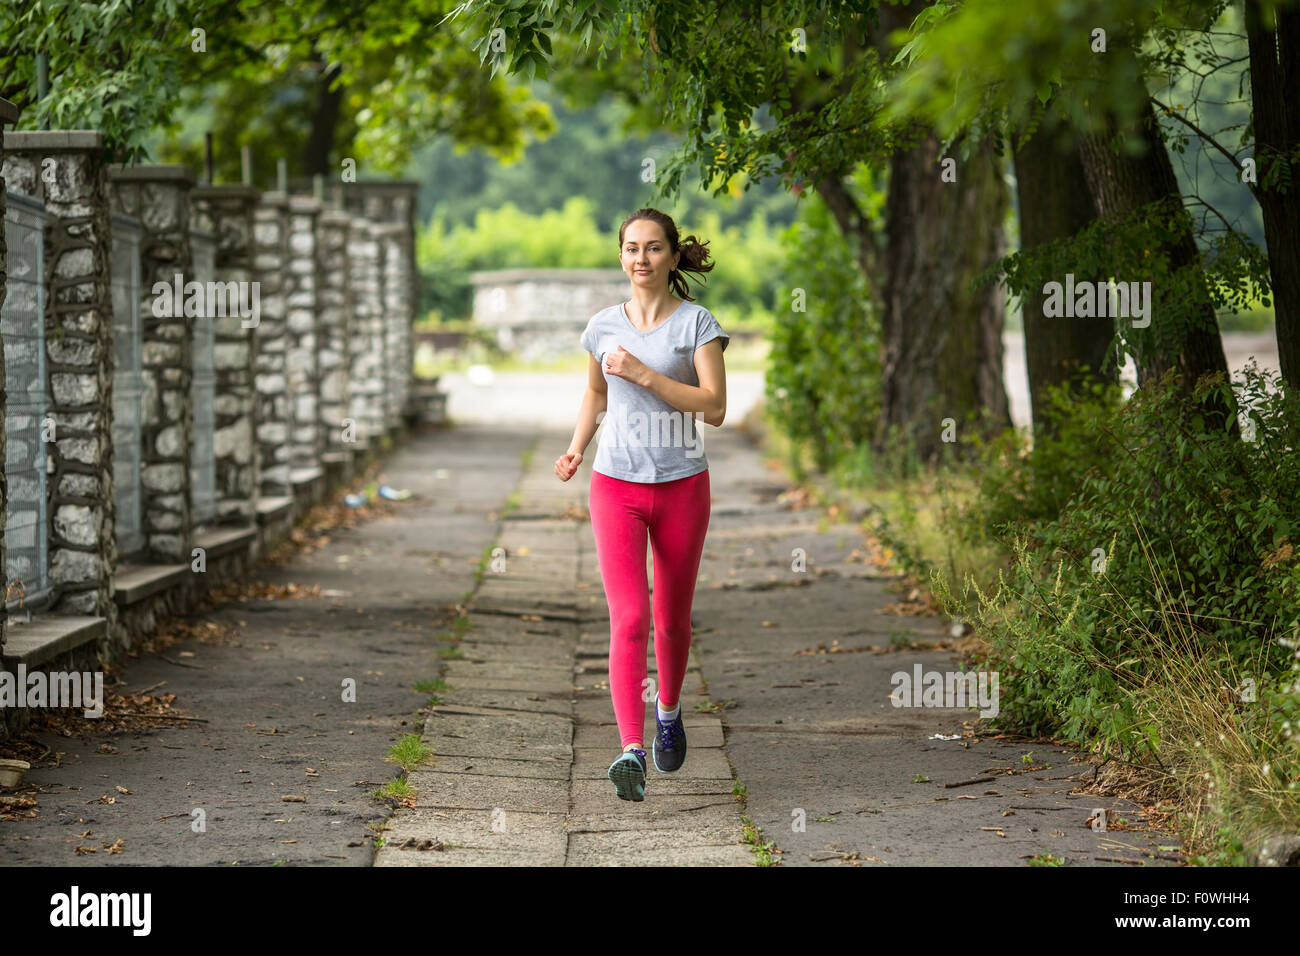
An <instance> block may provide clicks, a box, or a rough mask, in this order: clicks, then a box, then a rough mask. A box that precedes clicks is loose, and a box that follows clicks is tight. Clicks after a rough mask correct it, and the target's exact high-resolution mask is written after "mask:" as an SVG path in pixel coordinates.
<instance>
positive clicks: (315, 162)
mask: <svg viewBox="0 0 1300 956" xmlns="http://www.w3.org/2000/svg"><path fill="white" fill-rule="evenodd" d="M339 70H340V66H339V64H337V63H335V64H334V65H332V66H329V67H326V66H325V64H324V63H323V62H322V63H321V73H320V78H319V79H318V80H317V81H316V108H315V110H313V112H312V117H311V135H310V136H308V138H307V145H306V146H305V147H304V148H303V154H302V168H303V170H304V171H305V172H306V174H307V175H308V176H316V175H321V176H328V175H329V174H330V173H331V172H333V171H334V170H332V169H331V168H330V151H331V150H332V149H333V148H334V135H335V131H336V129H337V128H338V125H339V113H340V111H341V110H342V107H343V87H342V86H338V87H336V88H334V89H330V84H331V83H333V82H334V78H335V77H336V76H338V74H339Z"/></svg>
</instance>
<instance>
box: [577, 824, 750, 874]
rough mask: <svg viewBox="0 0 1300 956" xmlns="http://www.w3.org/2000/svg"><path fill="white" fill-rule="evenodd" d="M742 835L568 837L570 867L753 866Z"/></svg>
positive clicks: (675, 831)
mask: <svg viewBox="0 0 1300 956" xmlns="http://www.w3.org/2000/svg"><path fill="white" fill-rule="evenodd" d="M743 838H744V834H743V833H742V831H741V830H740V828H739V827H737V828H736V829H735V830H728V829H726V828H718V827H692V828H689V829H683V828H677V827H673V828H666V827H665V828H659V829H652V830H644V831H638V830H620V831H616V832H612V833H609V832H607V833H571V834H570V836H569V862H570V865H573V866H753V865H754V860H753V856H752V855H751V853H750V850H749V848H748V847H746V846H744V845H743V842H742V841H743Z"/></svg>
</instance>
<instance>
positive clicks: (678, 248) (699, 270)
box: [618, 208, 717, 302]
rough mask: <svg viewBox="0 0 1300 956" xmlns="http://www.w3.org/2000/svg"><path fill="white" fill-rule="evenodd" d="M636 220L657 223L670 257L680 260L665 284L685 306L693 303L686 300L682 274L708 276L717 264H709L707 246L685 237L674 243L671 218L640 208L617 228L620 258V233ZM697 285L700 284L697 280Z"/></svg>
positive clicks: (621, 234)
mask: <svg viewBox="0 0 1300 956" xmlns="http://www.w3.org/2000/svg"><path fill="white" fill-rule="evenodd" d="M638 219H650V220H653V221H654V222H657V223H659V225H660V227H661V228H662V229H663V231H664V235H665V236H666V237H667V238H668V245H670V246H671V247H672V251H673V253H678V252H680V253H681V254H682V257H681V259H679V260H678V262H677V268H676V269H674V270H673V271H672V272H670V273H669V274H668V282H669V284H670V285H671V286H672V290H673V293H674V294H675V295H676V296H677V297H678V298H680V299H685V300H686V301H688V302H694V301H695V300H694V299H692V298H691V296H690V286H688V285H687V284H686V277H685V276H683V275H682V273H683V272H693V273H696V274H698V275H701V276H702V275H703V274H704V273H705V272H710V271H712V270H713V267H714V266H715V265H717V263H715V262H712V261H710V260H709V250H708V249H707V248H705V247H706V246H708V242H707V241H706V242H700V240H699V239H697V238H696V237H695V236H687V237H686V238H685V239H684V240H682V241H681V242H678V239H677V224H676V223H675V222H673V217H672V216H669V215H668V214H667V213H662V212H660V211H659V210H658V209H648V208H642V209H638V210H637V211H636V212H634V213H632V215H630V216H628V217H627V218H626V219H624V220H623V225H621V226H619V227H618V252H619V255H620V256H621V255H622V254H623V233H624V231H626V229H627V227H628V226H630V225H632V223H634V222H636V221H637V220H638ZM699 281H701V282H703V281H704V280H703V279H702V278H701V279H700V280H699Z"/></svg>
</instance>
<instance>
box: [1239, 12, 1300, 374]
mask: <svg viewBox="0 0 1300 956" xmlns="http://www.w3.org/2000/svg"><path fill="white" fill-rule="evenodd" d="M1261 6H1262V4H1261V3H1260V0H1246V35H1247V37H1248V38H1249V41H1250V89H1251V99H1252V101H1253V104H1254V118H1255V159H1256V162H1257V163H1258V170H1259V183H1258V185H1257V186H1256V189H1255V196H1256V197H1257V198H1258V199H1259V205H1260V209H1261V211H1262V212H1263V214H1264V238H1265V240H1266V241H1267V242H1268V269H1269V273H1270V275H1271V276H1272V279H1273V311H1274V315H1275V316H1276V318H1277V352H1278V358H1279V359H1280V360H1281V366H1282V377H1283V378H1284V379H1285V380H1286V382H1287V384H1288V385H1289V386H1290V387H1291V388H1300V175H1297V167H1296V166H1295V165H1292V166H1291V170H1292V172H1291V176H1290V177H1289V182H1284V183H1282V184H1278V183H1276V182H1274V183H1272V184H1267V183H1266V182H1265V179H1266V177H1267V176H1268V173H1269V171H1270V169H1271V168H1272V167H1273V166H1274V164H1276V163H1286V162H1291V163H1293V164H1294V163H1295V162H1296V160H1297V159H1300V4H1297V3H1295V2H1292V3H1291V4H1290V5H1289V6H1286V7H1279V8H1278V9H1277V11H1276V15H1277V23H1276V25H1275V28H1270V27H1268V26H1266V25H1265V23H1264V20H1263V11H1262V10H1261ZM1279 185H1280V186H1281V188H1279Z"/></svg>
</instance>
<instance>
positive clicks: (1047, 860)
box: [1026, 850, 1065, 866]
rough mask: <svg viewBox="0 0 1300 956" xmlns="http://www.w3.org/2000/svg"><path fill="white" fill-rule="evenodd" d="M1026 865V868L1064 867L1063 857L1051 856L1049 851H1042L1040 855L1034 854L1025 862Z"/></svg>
mask: <svg viewBox="0 0 1300 956" xmlns="http://www.w3.org/2000/svg"><path fill="white" fill-rule="evenodd" d="M1026 864H1027V865H1028V866H1064V865H1065V857H1063V856H1052V854H1051V853H1050V852H1049V851H1047V850H1044V851H1043V852H1042V853H1035V854H1034V855H1033V856H1031V857H1030V858H1029V859H1028V860H1027V861H1026Z"/></svg>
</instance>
